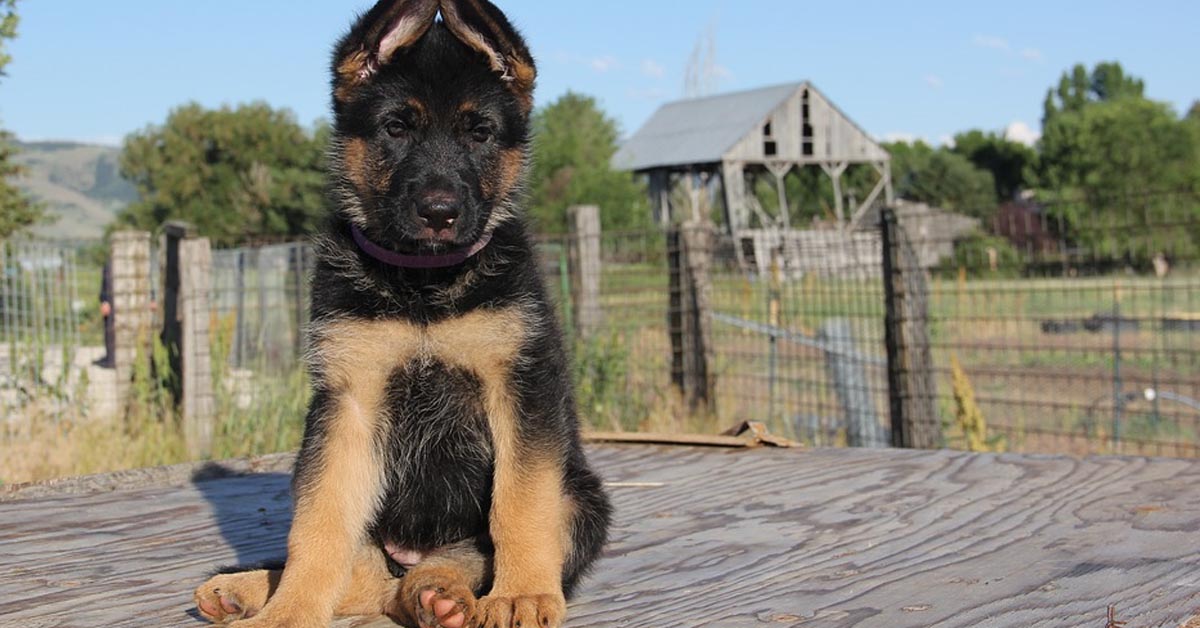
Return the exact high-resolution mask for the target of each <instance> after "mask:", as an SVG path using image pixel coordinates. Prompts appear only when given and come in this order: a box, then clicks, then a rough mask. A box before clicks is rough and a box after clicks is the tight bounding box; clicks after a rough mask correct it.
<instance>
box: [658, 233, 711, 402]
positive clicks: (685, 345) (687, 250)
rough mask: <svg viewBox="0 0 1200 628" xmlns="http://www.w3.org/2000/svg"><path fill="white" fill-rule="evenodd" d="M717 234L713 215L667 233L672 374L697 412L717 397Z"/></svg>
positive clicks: (675, 382) (672, 377)
mask: <svg viewBox="0 0 1200 628" xmlns="http://www.w3.org/2000/svg"><path fill="white" fill-rule="evenodd" d="M713 239H714V234H713V225H712V223H710V222H708V221H701V222H687V223H684V224H683V225H682V226H681V227H677V228H672V229H671V230H670V231H669V232H668V234H667V251H668V254H667V256H668V261H669V263H670V276H671V278H670V281H671V286H670V307H669V314H668V316H669V319H670V320H669V321H668V327H669V333H670V335H671V380H672V382H673V383H674V384H675V385H676V386H678V387H679V390H680V392H681V393H682V394H683V398H684V400H685V401H686V403H687V406H688V410H689V411H690V412H693V413H695V412H698V411H707V410H708V409H709V408H711V407H712V406H713V405H714V402H715V399H714V395H713V379H712V371H711V368H710V363H711V358H712V333H711V323H710V316H709V314H710V293H711V290H710V284H709V269H710V266H711V264H712V248H713Z"/></svg>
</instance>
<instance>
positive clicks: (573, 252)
mask: <svg viewBox="0 0 1200 628" xmlns="http://www.w3.org/2000/svg"><path fill="white" fill-rule="evenodd" d="M567 214H568V217H569V220H570V225H571V240H570V247H569V248H570V253H569V265H570V272H571V301H572V303H573V310H574V314H575V321H574V323H575V331H576V332H577V333H578V334H579V336H580V337H583V338H586V337H588V336H590V335H591V334H592V333H593V332H595V331H596V330H597V329H599V327H600V323H601V322H602V318H603V311H602V310H601V309H600V272H601V262H600V208H599V207H597V206H595V205H577V206H574V207H571V208H569V209H568V210H567Z"/></svg>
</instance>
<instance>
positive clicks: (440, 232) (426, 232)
mask: <svg viewBox="0 0 1200 628" xmlns="http://www.w3.org/2000/svg"><path fill="white" fill-rule="evenodd" d="M416 240H417V241H418V242H426V243H429V244H435V245H448V246H449V245H454V244H456V243H457V240H458V233H457V230H456V229H454V227H453V225H452V226H451V227H450V228H449V229H432V228H430V227H423V228H422V229H421V230H420V231H418V232H417V237H416Z"/></svg>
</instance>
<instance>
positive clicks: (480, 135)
mask: <svg viewBox="0 0 1200 628" xmlns="http://www.w3.org/2000/svg"><path fill="white" fill-rule="evenodd" d="M495 135H496V132H495V131H493V130H492V127H490V126H488V125H486V124H480V125H478V126H476V127H475V128H473V129H471V139H473V140H475V141H476V142H479V143H480V144H485V143H487V142H489V141H491V139H492V138H493V137H495Z"/></svg>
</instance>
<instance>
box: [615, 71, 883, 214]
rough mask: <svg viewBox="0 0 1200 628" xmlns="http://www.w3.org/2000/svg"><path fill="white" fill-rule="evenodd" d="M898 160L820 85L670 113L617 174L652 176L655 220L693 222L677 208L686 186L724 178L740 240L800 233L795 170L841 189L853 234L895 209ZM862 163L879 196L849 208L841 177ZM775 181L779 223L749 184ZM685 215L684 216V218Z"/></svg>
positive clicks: (840, 205)
mask: <svg viewBox="0 0 1200 628" xmlns="http://www.w3.org/2000/svg"><path fill="white" fill-rule="evenodd" d="M890 161H891V157H890V156H889V155H888V153H887V151H885V150H884V149H883V147H882V146H880V145H879V143H878V142H876V141H875V140H874V139H872V138H871V136H870V135H869V134H868V133H867V132H866V131H864V130H863V129H862V127H860V126H858V125H857V124H855V123H854V121H853V120H851V119H850V118H849V117H848V116H846V114H845V113H843V112H842V110H841V109H839V108H838V107H837V106H836V105H834V104H833V102H832V101H831V100H829V98H827V97H826V96H825V95H824V94H822V93H821V92H820V91H819V90H817V88H816V87H814V86H813V85H812V84H811V83H808V82H801V83H788V84H785V85H775V86H772V87H763V88H759V89H752V90H748V91H742V92H732V93H727V94H718V95H715V96H709V97H705V98H695V99H690V100H681V101H677V102H672V103H668V104H666V105H663V106H662V107H660V108H659V109H658V111H656V112H655V113H654V115H653V116H652V117H651V118H650V120H649V121H647V122H646V124H645V125H643V126H642V128H640V129H638V131H637V133H635V134H634V135H633V136H632V137H630V138H629V140H628V141H626V142H625V144H624V145H622V146H621V149H620V150H619V151H617V153H616V155H614V156H613V165H614V166H615V167H617V168H620V169H623V170H632V171H634V172H637V173H640V174H645V175H647V176H648V177H649V181H650V189H651V195H652V201H653V207H654V212H655V216H656V218H658V219H659V220H660V221H662V222H664V223H665V222H668V221H670V220H671V219H672V218H676V217H679V218H687V215H686V208H681V207H676V206H675V205H677V203H674V202H673V201H672V191H673V190H675V189H676V188H677V186H681V185H682V186H683V187H685V188H696V187H699V186H701V185H703V184H705V183H709V182H713V181H714V177H718V178H719V181H720V183H721V184H722V185H721V190H722V194H723V196H724V205H725V211H726V223H727V227H728V228H729V230H730V232H731V233H736V232H738V231H740V230H742V229H749V228H754V227H759V228H770V227H781V228H789V227H791V220H790V216H788V212H787V209H786V208H787V202H786V190H785V188H784V186H782V185H779V184H780V183H781V182H782V181H783V178H784V177H786V176H787V174H788V173H789V172H791V170H792V169H793V168H808V167H816V168H820V169H821V170H822V171H823V172H824V173H825V174H826V175H828V176H829V178H830V180H831V181H832V183H833V189H834V197H835V203H836V206H835V211H836V213H837V218H838V222H839V224H840V225H841V226H843V227H849V228H853V227H854V225H855V224H856V222H857V221H858V219H860V218H861V217H862V215H863V214H864V213H865V212H866V210H867V209H868V208H869V207H871V206H872V205H873V204H874V203H875V201H876V200H879V199H881V197H882V199H884V200H886V201H887V202H890V201H891V200H892V178H891V170H890ZM854 164H868V165H870V166H872V167H874V168H875V170H876V171H877V172H878V174H879V178H878V182H877V184H876V185H875V187H874V189H872V190H871V191H870V193H869V194H867V195H866V196H865V197H864V198H863V199H862V200H861V202H856V203H855V204H854V206H853V207H847V206H846V205H847V204H846V202H845V194H844V193H843V190H842V186H841V183H842V175H843V174H844V173H845V171H846V168H848V167H849V166H851V165H854ZM760 176H769V177H772V178H773V179H774V183H775V184H776V189H777V191H778V192H779V194H780V196H781V203H780V207H781V208H783V210H782V211H780V212H779V215H776V216H769V215H767V214H766V212H764V211H763V210H762V208H761V207H758V206H757V205H758V203H757V202H756V201H755V199H754V197H753V195H752V194H748V193H747V190H748V189H749V188H748V183H749V182H750V181H752V180H753V178H755V177H760ZM681 212H683V215H680V214H681Z"/></svg>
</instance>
